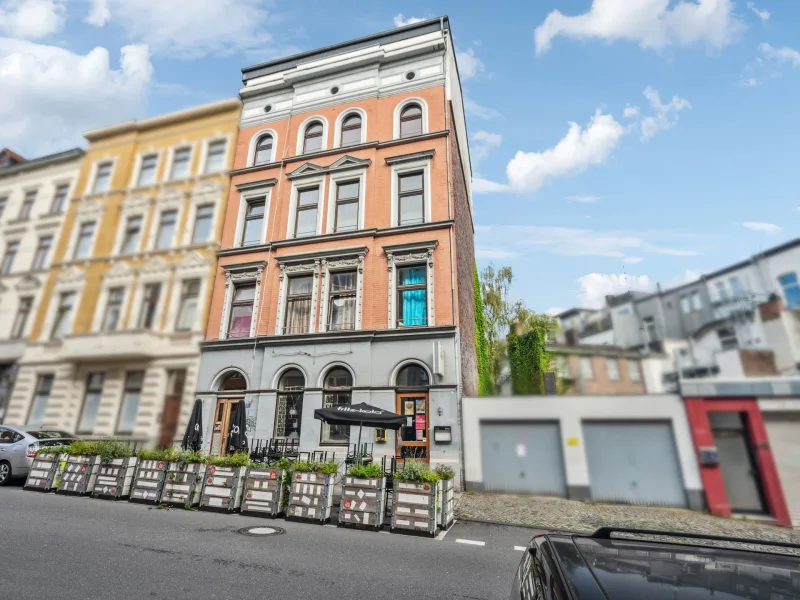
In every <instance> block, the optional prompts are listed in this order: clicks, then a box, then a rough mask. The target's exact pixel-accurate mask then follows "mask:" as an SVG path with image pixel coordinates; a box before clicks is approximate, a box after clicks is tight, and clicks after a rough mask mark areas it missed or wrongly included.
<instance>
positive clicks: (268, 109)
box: [264, 104, 272, 113]
mask: <svg viewBox="0 0 800 600" xmlns="http://www.w3.org/2000/svg"><path fill="white" fill-rule="evenodd" d="M271 110H272V104H267V105H266V106H265V107H264V112H265V113H268V112H269V111H271Z"/></svg>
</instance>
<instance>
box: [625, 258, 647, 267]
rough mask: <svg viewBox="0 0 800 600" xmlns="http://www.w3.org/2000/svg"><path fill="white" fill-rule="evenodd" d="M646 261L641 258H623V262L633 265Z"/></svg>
mask: <svg viewBox="0 0 800 600" xmlns="http://www.w3.org/2000/svg"><path fill="white" fill-rule="evenodd" d="M643 261H644V259H643V258H642V257H641V256H623V257H622V262H624V263H628V264H631V265H638V264H639V263H640V262H643Z"/></svg>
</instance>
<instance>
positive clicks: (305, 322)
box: [283, 274, 314, 334]
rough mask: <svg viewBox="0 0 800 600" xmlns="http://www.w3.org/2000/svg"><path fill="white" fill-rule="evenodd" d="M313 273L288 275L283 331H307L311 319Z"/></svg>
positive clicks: (290, 332)
mask: <svg viewBox="0 0 800 600" xmlns="http://www.w3.org/2000/svg"><path fill="white" fill-rule="evenodd" d="M313 289H314V275H313V274H312V275H296V276H294V277H289V281H288V285H287V293H286V317H285V318H284V321H283V322H284V326H283V333H286V334H298V333H308V331H309V324H310V321H311V300H312V295H313V294H312V292H313Z"/></svg>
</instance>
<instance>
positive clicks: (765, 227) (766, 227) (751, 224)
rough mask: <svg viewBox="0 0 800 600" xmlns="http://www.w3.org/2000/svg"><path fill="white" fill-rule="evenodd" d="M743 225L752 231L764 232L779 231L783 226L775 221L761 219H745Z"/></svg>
mask: <svg viewBox="0 0 800 600" xmlns="http://www.w3.org/2000/svg"><path fill="white" fill-rule="evenodd" d="M742 227H744V228H745V229H750V230H751V231H760V232H762V233H767V234H773V233H778V232H779V231H780V230H781V228H780V227H779V226H778V225H775V224H773V223H761V222H759V221H745V222H744V223H742Z"/></svg>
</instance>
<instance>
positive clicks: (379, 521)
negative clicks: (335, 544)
mask: <svg viewBox="0 0 800 600" xmlns="http://www.w3.org/2000/svg"><path fill="white" fill-rule="evenodd" d="M385 498H386V478H385V477H381V478H373V479H363V478H361V477H352V476H350V475H347V476H345V478H344V482H343V483H342V503H341V504H340V505H339V526H340V527H358V528H369V529H375V530H379V529H381V528H382V527H383V511H384V506H385V503H384V499H385Z"/></svg>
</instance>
